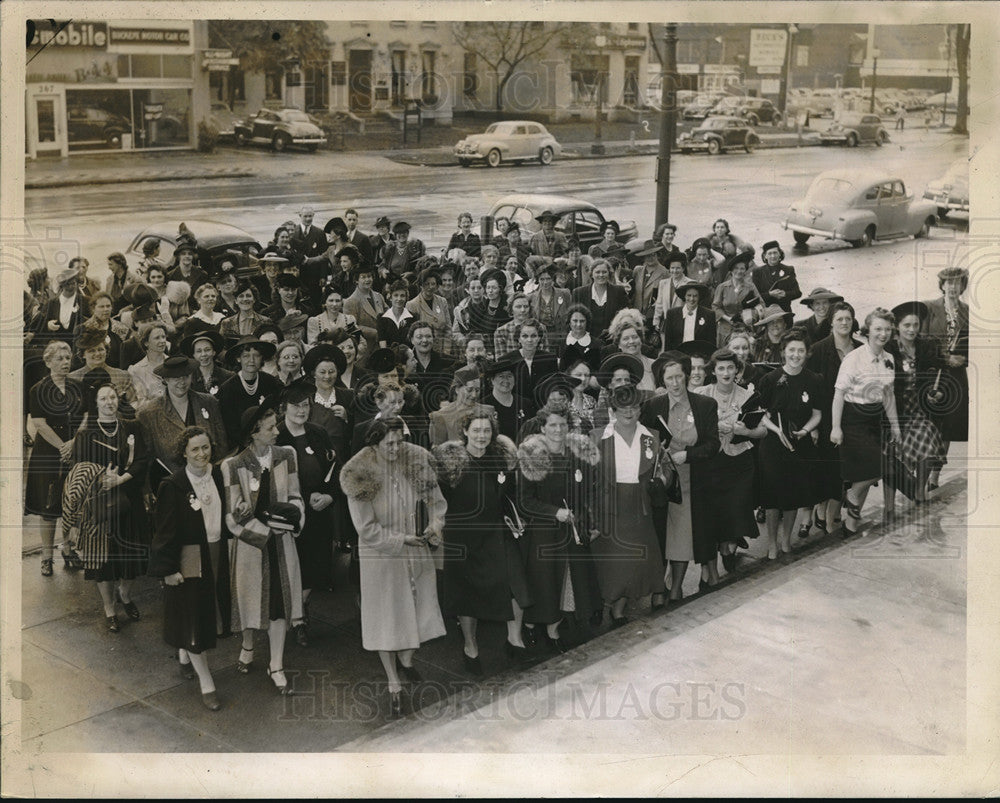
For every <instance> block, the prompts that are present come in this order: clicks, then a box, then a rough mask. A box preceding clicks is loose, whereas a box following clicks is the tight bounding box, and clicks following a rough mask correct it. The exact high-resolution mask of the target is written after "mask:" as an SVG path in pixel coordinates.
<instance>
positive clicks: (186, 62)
mask: <svg viewBox="0 0 1000 803" xmlns="http://www.w3.org/2000/svg"><path fill="white" fill-rule="evenodd" d="M163 77H164V78H190V77H191V57H190V56H164V57H163Z"/></svg>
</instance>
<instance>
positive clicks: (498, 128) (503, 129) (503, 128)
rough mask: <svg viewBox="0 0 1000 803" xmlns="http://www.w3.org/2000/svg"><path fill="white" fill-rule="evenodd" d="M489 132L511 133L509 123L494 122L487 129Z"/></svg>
mask: <svg viewBox="0 0 1000 803" xmlns="http://www.w3.org/2000/svg"><path fill="white" fill-rule="evenodd" d="M486 133H487V134H509V133H510V126H509V125H507V123H493V125H491V126H490V127H489V128H487V129H486Z"/></svg>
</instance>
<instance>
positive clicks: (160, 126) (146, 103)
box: [132, 89, 191, 148]
mask: <svg viewBox="0 0 1000 803" xmlns="http://www.w3.org/2000/svg"><path fill="white" fill-rule="evenodd" d="M132 112H133V114H132V119H133V120H135V146H136V147H137V148H164V147H171V146H177V145H187V144H188V143H189V142H190V126H189V124H188V120H189V118H190V115H191V90H189V89H135V90H133V91H132Z"/></svg>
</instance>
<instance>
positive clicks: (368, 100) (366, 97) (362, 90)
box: [347, 50, 372, 112]
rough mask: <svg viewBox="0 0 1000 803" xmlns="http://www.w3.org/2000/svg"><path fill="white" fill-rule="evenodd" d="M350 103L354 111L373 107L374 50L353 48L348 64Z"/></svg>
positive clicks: (366, 110)
mask: <svg viewBox="0 0 1000 803" xmlns="http://www.w3.org/2000/svg"><path fill="white" fill-rule="evenodd" d="M347 81H348V87H349V89H348V104H349V107H350V110H351V111H352V112H369V111H371V109H372V52H371V51H370V50H352V51H351V52H350V53H349V54H348V64H347Z"/></svg>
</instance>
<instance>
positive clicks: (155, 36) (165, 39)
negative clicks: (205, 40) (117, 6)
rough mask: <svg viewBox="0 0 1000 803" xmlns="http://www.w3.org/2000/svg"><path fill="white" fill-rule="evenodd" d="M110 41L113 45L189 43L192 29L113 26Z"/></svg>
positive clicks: (109, 35) (109, 36) (109, 33)
mask: <svg viewBox="0 0 1000 803" xmlns="http://www.w3.org/2000/svg"><path fill="white" fill-rule="evenodd" d="M108 41H110V42H111V44H113V45H188V44H191V31H189V30H186V29H180V28H112V29H111V30H110V31H109V32H108Z"/></svg>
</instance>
